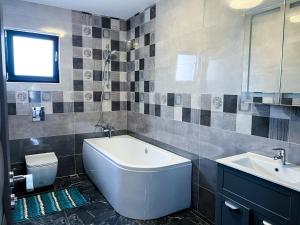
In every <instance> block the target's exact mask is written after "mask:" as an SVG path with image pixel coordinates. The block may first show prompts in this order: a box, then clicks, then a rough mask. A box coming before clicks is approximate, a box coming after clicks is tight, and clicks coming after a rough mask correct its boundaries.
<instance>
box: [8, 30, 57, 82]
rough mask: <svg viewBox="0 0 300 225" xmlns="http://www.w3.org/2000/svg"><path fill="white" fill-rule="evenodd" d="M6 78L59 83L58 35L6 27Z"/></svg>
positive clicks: (9, 79) (16, 80) (12, 80)
mask: <svg viewBox="0 0 300 225" xmlns="http://www.w3.org/2000/svg"><path fill="white" fill-rule="evenodd" d="M5 37H6V39H5V41H6V66H7V68H6V69H7V80H8V81H11V82H45V83H58V82H59V69H58V58H59V56H58V37H57V36H51V35H45V34H36V33H28V32H21V31H13V30H6V31H5Z"/></svg>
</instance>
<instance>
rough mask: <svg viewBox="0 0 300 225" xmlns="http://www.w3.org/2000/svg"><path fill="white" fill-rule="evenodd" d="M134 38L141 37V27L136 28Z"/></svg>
mask: <svg viewBox="0 0 300 225" xmlns="http://www.w3.org/2000/svg"><path fill="white" fill-rule="evenodd" d="M134 31H135V32H134V37H135V38H139V37H140V27H139V26H138V27H136V28H135V30H134Z"/></svg>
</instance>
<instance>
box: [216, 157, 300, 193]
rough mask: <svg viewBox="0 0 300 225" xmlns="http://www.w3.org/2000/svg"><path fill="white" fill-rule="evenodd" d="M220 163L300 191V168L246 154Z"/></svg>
mask: <svg viewBox="0 0 300 225" xmlns="http://www.w3.org/2000/svg"><path fill="white" fill-rule="evenodd" d="M217 162H218V163H220V164H223V165H225V166H229V167H232V168H234V169H237V170H240V171H243V172H246V173H249V174H252V175H254V176H257V177H260V178H262V179H265V180H268V181H271V182H273V183H277V184H280V185H282V186H285V187H288V188H291V189H293V190H296V191H300V166H298V165H294V164H290V163H287V164H286V165H282V164H281V161H280V160H274V159H272V158H270V157H266V156H262V155H258V154H255V153H250V152H248V153H245V154H241V155H235V156H232V157H227V158H222V159H219V160H217Z"/></svg>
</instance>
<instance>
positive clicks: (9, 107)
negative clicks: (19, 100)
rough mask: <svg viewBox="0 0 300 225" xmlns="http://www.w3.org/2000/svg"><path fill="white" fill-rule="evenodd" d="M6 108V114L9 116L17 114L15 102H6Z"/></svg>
mask: <svg viewBox="0 0 300 225" xmlns="http://www.w3.org/2000/svg"><path fill="white" fill-rule="evenodd" d="M7 110H8V115H10V116H12V115H16V114H17V107H16V103H8V104H7Z"/></svg>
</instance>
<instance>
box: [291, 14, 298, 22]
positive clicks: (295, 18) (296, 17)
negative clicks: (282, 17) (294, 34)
mask: <svg viewBox="0 0 300 225" xmlns="http://www.w3.org/2000/svg"><path fill="white" fill-rule="evenodd" d="M290 22H291V23H300V14H299V15H294V16H291V17H290Z"/></svg>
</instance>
